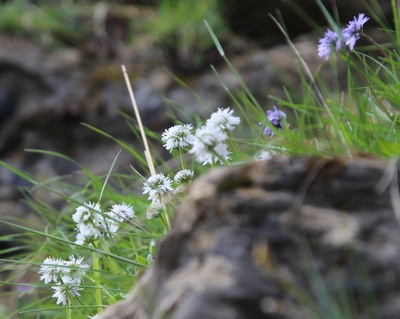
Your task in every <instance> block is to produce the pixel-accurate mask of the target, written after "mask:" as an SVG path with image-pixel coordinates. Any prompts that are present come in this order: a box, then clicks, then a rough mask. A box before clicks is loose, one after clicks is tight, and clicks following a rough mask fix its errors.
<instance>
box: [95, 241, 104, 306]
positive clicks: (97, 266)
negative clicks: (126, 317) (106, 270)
mask: <svg viewBox="0 0 400 319" xmlns="http://www.w3.org/2000/svg"><path fill="white" fill-rule="evenodd" d="M93 246H95V247H96V248H97V245H96V243H93ZM99 270H100V258H99V254H98V253H97V252H93V278H94V285H95V287H96V288H95V295H94V296H95V300H96V304H97V313H100V312H101V311H102V310H103V308H102V306H101V305H102V304H103V302H102V301H101V284H100V272H99Z"/></svg>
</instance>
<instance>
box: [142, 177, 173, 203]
mask: <svg viewBox="0 0 400 319" xmlns="http://www.w3.org/2000/svg"><path fill="white" fill-rule="evenodd" d="M169 191H172V186H171V179H170V178H169V177H168V176H165V175H164V174H163V173H158V174H156V175H153V176H151V177H149V179H148V180H147V181H146V182H144V186H143V194H149V199H150V200H161V198H162V197H164V196H165V195H166V194H167V193H168V192H169Z"/></svg>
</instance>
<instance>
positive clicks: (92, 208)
mask: <svg viewBox="0 0 400 319" xmlns="http://www.w3.org/2000/svg"><path fill="white" fill-rule="evenodd" d="M124 208H127V207H125V206H124ZM109 214H110V213H104V212H102V210H101V209H100V205H99V204H98V203H96V204H93V203H90V202H88V203H84V205H83V206H79V207H78V208H77V209H76V213H75V214H74V215H73V216H72V219H73V220H74V221H75V222H76V223H77V224H76V230H77V231H78V233H77V235H76V241H75V243H77V244H80V245H83V244H84V243H87V242H89V243H91V242H92V241H93V240H97V239H99V238H101V237H106V238H110V237H113V236H114V235H115V233H116V232H117V230H118V228H119V220H118V219H116V218H113V217H115V216H114V215H112V216H109ZM109 217H110V218H109Z"/></svg>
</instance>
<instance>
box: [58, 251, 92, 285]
mask: <svg viewBox="0 0 400 319" xmlns="http://www.w3.org/2000/svg"><path fill="white" fill-rule="evenodd" d="M64 264H65V266H66V267H65V268H64V269H65V273H64V275H63V277H62V281H63V283H64V284H75V285H79V284H80V283H81V282H82V281H83V276H84V275H85V269H87V268H89V265H87V264H84V263H83V257H81V258H78V259H76V257H75V256H74V255H71V256H70V257H69V260H68V261H65V262H64ZM67 267H70V268H67Z"/></svg>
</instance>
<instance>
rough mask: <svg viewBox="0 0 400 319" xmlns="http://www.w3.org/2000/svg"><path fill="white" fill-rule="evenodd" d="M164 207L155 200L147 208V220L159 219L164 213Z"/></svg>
mask: <svg viewBox="0 0 400 319" xmlns="http://www.w3.org/2000/svg"><path fill="white" fill-rule="evenodd" d="M163 209H164V206H163V205H162V204H161V202H160V201H158V200H153V201H152V203H151V204H150V206H149V207H147V211H146V218H147V219H153V218H155V217H158V216H159V215H160V214H161V212H162V211H163Z"/></svg>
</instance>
